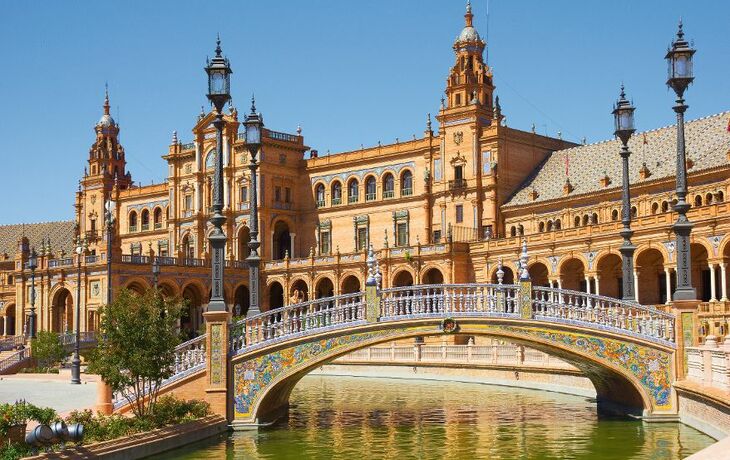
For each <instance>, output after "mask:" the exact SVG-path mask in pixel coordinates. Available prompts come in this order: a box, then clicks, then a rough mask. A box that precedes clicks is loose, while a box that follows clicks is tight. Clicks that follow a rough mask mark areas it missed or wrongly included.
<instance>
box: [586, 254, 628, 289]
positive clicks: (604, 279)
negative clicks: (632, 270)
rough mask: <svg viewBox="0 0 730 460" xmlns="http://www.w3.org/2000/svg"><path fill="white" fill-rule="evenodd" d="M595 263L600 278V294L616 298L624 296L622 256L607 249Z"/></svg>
mask: <svg viewBox="0 0 730 460" xmlns="http://www.w3.org/2000/svg"><path fill="white" fill-rule="evenodd" d="M594 264H595V267H596V273H597V274H598V278H599V283H598V286H599V289H600V291H599V294H601V295H604V296H607V297H613V298H614V299H620V298H621V297H623V272H622V268H621V267H622V261H621V256H620V255H618V254H616V253H615V252H613V251H606V252H604V253H603V254H599V255H598V256H597V257H596V261H595V262H594ZM631 276H633V274H632V275H631Z"/></svg>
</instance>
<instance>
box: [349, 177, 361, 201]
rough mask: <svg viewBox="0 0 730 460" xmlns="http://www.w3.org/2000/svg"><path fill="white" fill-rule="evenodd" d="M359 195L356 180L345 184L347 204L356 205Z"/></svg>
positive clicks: (358, 185) (358, 186)
mask: <svg viewBox="0 0 730 460" xmlns="http://www.w3.org/2000/svg"><path fill="white" fill-rule="evenodd" d="M359 194H360V184H359V183H358V182H357V179H350V182H348V183H347V202H348V203H357V202H358V199H359Z"/></svg>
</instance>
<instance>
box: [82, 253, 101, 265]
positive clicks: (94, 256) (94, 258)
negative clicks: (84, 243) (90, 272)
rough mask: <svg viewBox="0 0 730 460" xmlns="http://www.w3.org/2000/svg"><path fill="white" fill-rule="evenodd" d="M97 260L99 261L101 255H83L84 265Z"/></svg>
mask: <svg viewBox="0 0 730 460" xmlns="http://www.w3.org/2000/svg"><path fill="white" fill-rule="evenodd" d="M97 262H101V256H97V255H92V256H86V257H84V263H85V264H86V265H90V264H95V263H97Z"/></svg>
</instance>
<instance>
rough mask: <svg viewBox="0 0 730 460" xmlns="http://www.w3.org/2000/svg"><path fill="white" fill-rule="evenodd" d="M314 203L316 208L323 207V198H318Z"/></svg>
mask: <svg viewBox="0 0 730 460" xmlns="http://www.w3.org/2000/svg"><path fill="white" fill-rule="evenodd" d="M316 204H317V207H318V208H324V200H319V201H317V203H316Z"/></svg>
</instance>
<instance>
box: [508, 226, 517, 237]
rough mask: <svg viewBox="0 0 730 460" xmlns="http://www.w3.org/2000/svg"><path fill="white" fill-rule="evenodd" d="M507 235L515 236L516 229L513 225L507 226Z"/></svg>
mask: <svg viewBox="0 0 730 460" xmlns="http://www.w3.org/2000/svg"><path fill="white" fill-rule="evenodd" d="M509 236H513V237H514V236H517V229H516V228H515V226H514V225H513V226H511V227H510V228H509Z"/></svg>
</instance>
